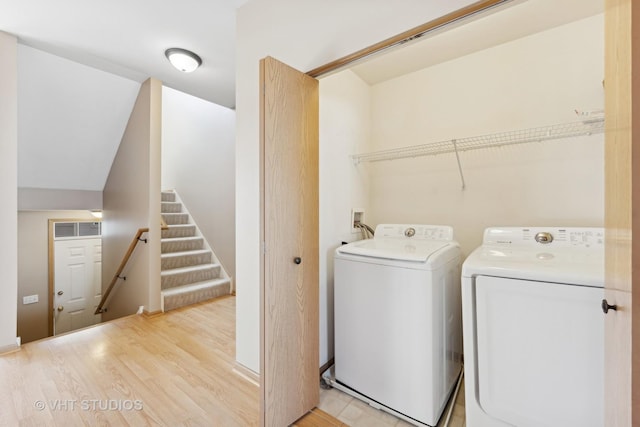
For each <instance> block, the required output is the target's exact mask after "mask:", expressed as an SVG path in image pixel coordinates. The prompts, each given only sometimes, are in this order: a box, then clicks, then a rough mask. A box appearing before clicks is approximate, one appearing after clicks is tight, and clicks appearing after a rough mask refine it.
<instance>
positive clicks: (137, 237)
mask: <svg viewBox="0 0 640 427" xmlns="http://www.w3.org/2000/svg"><path fill="white" fill-rule="evenodd" d="M163 229H164V228H163ZM148 231H149V228H148V227H147V228H138V232H137V233H136V235H135V237H134V238H133V240H132V241H131V244H130V245H129V249H127V253H126V254H125V255H124V258H122V262H121V263H120V267H118V270H117V271H116V274H115V275H114V276H113V279H111V283H110V284H109V287H108V288H107V292H105V293H104V294H103V295H102V299H101V300H100V304H98V308H96V311H95V312H94V313H93V314H100V313H103V312H104V311H105V310H103V309H102V307H103V306H104V304H105V302H107V298H109V294H110V293H111V291H112V290H113V287H114V286H115V285H116V283H117V282H118V279H119V278H120V274H121V273H122V271H123V270H124V268H125V267H126V266H127V263H128V262H129V258H131V255H132V254H133V251H134V249H135V248H136V246H137V245H138V242H140V241H144V242H145V243H147V239H141V238H140V237H141V236H142V233H147V232H148ZM125 280H126V278H125Z"/></svg>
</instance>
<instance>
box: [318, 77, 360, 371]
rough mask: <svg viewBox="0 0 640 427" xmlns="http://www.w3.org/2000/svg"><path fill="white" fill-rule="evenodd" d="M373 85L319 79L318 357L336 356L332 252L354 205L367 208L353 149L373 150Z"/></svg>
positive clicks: (347, 237) (347, 236) (347, 231)
mask: <svg viewBox="0 0 640 427" xmlns="http://www.w3.org/2000/svg"><path fill="white" fill-rule="evenodd" d="M370 92H371V89H370V86H369V85H367V84H366V83H364V82H363V81H362V80H361V79H360V78H359V77H358V76H356V75H355V74H353V73H352V72H351V71H349V70H347V71H343V72H341V73H338V74H335V75H333V76H330V77H326V78H324V79H322V80H320V129H321V132H320V363H321V365H322V364H324V363H326V362H327V361H328V360H329V359H331V357H333V254H334V252H335V250H336V248H337V247H338V246H339V245H340V244H341V242H343V241H344V242H351V241H353V240H358V239H361V238H362V237H361V235H360V233H355V234H354V233H352V229H351V226H350V221H351V209H352V208H363V209H364V210H365V222H366V215H367V214H368V212H369V211H370V209H369V175H368V173H366V171H364V170H362V169H359V168H356V167H354V165H353V162H352V161H351V158H350V155H351V154H353V153H361V152H366V151H368V150H369V146H370V138H371V135H370V129H371V94H370Z"/></svg>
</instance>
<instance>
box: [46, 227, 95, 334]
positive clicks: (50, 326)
mask: <svg viewBox="0 0 640 427" xmlns="http://www.w3.org/2000/svg"><path fill="white" fill-rule="evenodd" d="M58 222H102V219H100V218H49V226H48V237H49V239H48V245H49V247H48V255H49V261H48V262H49V265H48V272H49V301H48V308H47V313H48V315H47V316H48V336H50V337H52V336H53V316H54V314H55V313H54V311H53V301H54V298H55V297H54V293H55V288H56V284H55V273H56V265H55V261H56V253H55V252H56V250H55V225H56V223H58ZM100 238H102V233H101V235H100Z"/></svg>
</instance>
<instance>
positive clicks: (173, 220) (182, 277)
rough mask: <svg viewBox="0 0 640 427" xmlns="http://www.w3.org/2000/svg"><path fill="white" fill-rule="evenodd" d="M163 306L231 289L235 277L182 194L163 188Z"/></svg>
mask: <svg viewBox="0 0 640 427" xmlns="http://www.w3.org/2000/svg"><path fill="white" fill-rule="evenodd" d="M161 212H162V218H163V219H164V221H165V222H166V223H167V226H168V227H169V228H168V229H167V230H162V261H161V266H162V267H161V270H162V272H161V284H162V310H163V311H169V310H173V309H176V308H179V307H184V306H187V305H191V304H195V303H198V302H201V301H206V300H208V299H211V298H216V297H219V296H222V295H228V294H230V293H231V291H232V288H231V279H230V278H229V275H228V274H227V273H226V271H225V270H224V268H223V267H222V265H221V264H220V262H219V261H218V258H216V256H215V254H214V253H213V251H212V250H211V248H210V247H209V245H208V244H207V242H206V240H205V239H204V237H203V236H202V234H201V233H200V230H199V229H198V226H197V225H196V224H195V223H194V222H193V220H192V219H191V216H190V215H189V212H188V211H187V210H186V208H185V207H184V206H183V204H182V201H181V200H180V198H179V196H178V195H177V194H176V193H175V192H173V191H163V192H162V211H161Z"/></svg>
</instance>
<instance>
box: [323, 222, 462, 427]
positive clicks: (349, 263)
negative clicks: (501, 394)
mask: <svg viewBox="0 0 640 427" xmlns="http://www.w3.org/2000/svg"><path fill="white" fill-rule="evenodd" d="M460 264H461V256H460V247H459V245H458V243H457V242H455V241H454V240H453V230H452V228H451V227H447V226H432V225H407V224H383V225H378V227H377V228H376V231H375V235H374V238H373V239H369V240H361V241H358V242H354V243H350V244H348V245H344V246H341V247H339V248H338V249H337V250H336V253H335V285H334V310H335V366H334V368H335V370H334V375H335V377H334V378H332V379H331V381H330V382H331V383H332V385H334V386H337V388H339V389H341V390H343V391H347V392H348V393H350V394H352V395H353V396H355V397H358V398H360V399H362V400H364V401H365V402H367V403H369V404H370V405H372V406H375V407H377V408H379V409H383V410H385V411H387V412H390V413H392V414H394V415H396V416H398V417H400V418H402V419H404V420H406V421H408V422H410V423H413V424H415V425H435V424H436V423H437V421H438V419H439V417H440V415H441V414H442V411H443V409H444V407H445V405H446V402H447V398H448V396H449V394H450V392H451V390H452V388H453V386H454V385H455V381H456V379H457V378H458V375H459V374H460V373H461V353H462V327H461V321H462V319H461V303H460Z"/></svg>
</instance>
